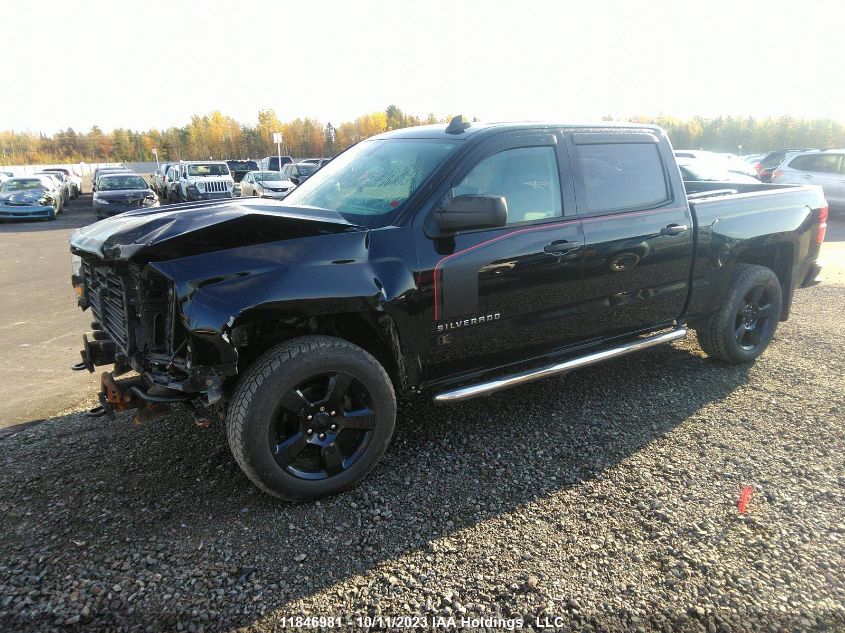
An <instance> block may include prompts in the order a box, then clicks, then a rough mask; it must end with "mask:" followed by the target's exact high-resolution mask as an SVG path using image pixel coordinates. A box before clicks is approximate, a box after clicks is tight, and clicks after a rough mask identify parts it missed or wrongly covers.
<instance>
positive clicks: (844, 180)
mask: <svg viewBox="0 0 845 633" xmlns="http://www.w3.org/2000/svg"><path fill="white" fill-rule="evenodd" d="M772 182H774V183H791V184H798V185H819V186H820V187H821V188H822V189H824V197H825V198H826V199H827V203H828V204H829V205H830V208H831V210H834V209H836V210H837V211H840V212H841V211H845V149H829V150H821V151H818V150H816V151H809V152H794V153H792V154H788V155H787V156H786V158H785V159H784V161H783V162H782V163H781V164H780V166H779V167H778V168H777V169H775V170H774V172H772Z"/></svg>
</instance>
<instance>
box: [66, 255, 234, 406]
mask: <svg viewBox="0 0 845 633" xmlns="http://www.w3.org/2000/svg"><path fill="white" fill-rule="evenodd" d="M73 281H74V286H75V287H76V290H77V298H78V303H79V305H80V307H82V308H83V309H90V310H91V313H92V316H93V319H94V320H93V322H92V324H91V326H92V329H93V331H92V332H91V333H90V335H86V336H85V337H83V349H82V351H81V352H80V353H81V356H82V360H81V362H80V363H78V364H77V365H76V366H75V367H74V368H75V369H80V370H81V369H87V370H88V371H91V372H93V371H94V368H95V367H98V366H103V365H110V364H114V366H115V371H114V375H121V374H123V373H126V372H127V371H129V370H130V369H132V370H135V371H136V372H138V374H140V375H141V377H142V379H143V382H142V384H139V385H133V386H134V387H136V389H135V390H134V391H136V392H137V391H140V392H141V393H138V394H136V395H137V396H138V397H139V398H140V399H141V400H144V399H145V398H144V395H146V394H148V395H149V396H150V397H151V398H153V401H162V402H169V401H176V400H185V399H200V400H201V401H203V402H204V403H205V404H214V403H215V402H217V401H218V400H219V399H220V397H221V395H222V385H223V382H224V380H225V379H226V378H227V377H228V376H230V375H234V374H235V373H236V371H237V357H236V355H235V354H234V350H232V348H231V347H228V350H229V351H230V353H229V356H228V357H227V358H220V356H219V355H218V359H220V362H219V363H217V364H216V365H208V364H202V365H199V364H195V363H194V362H193V356H194V349H195V344H194V343H193V342H192V340H191V339H192V336H191V335H190V334H189V333H188V331H187V330H186V328H185V327H184V324H183V322H182V319H181V317H180V313H179V308H178V305H177V300H176V296H175V293H174V287H173V283H172V282H171V281H170V280H169V279H167V278H166V277H164V276H162V275H161V274H159V273H158V272H157V271H155V270H154V269H153V268H151V267H144V268H143V269H142V268H141V267H140V266H138V265H135V264H131V263H128V262H125V261H117V262H107V261H105V260H102V259H100V258H98V257H96V256H93V255H90V254H82V255H81V262H80V265H79V267H78V273H77V274H75V275H74V278H73ZM199 345H200V346H201V345H203V343H199Z"/></svg>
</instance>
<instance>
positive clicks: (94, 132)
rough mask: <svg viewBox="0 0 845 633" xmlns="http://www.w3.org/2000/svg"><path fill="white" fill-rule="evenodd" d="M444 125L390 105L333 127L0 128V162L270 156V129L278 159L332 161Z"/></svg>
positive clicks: (304, 122)
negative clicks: (363, 145)
mask: <svg viewBox="0 0 845 633" xmlns="http://www.w3.org/2000/svg"><path fill="white" fill-rule="evenodd" d="M445 120H447V119H445V118H438V117H436V116H435V115H434V114H429V115H428V116H427V117H424V118H423V117H418V116H414V115H409V114H405V113H404V112H402V110H400V109H399V108H398V107H396V106H393V105H391V106H389V107H387V108H386V109H385V110H384V111H381V112H371V113H369V114H364V115H362V116H359V117H358V118H356V119H355V120H353V121H345V122H343V123H341V124H339V125H337V126H335V125H332V124H331V123H326V124H323V123H321V122H320V121H318V120H317V119H312V118H305V119H301V118H298V119H294V120H293V121H287V122H283V121H280V120H279V118H278V116H276V113H275V112H274V111H273V110H272V109H269V110H261V111H259V113H258V120H257V122H256V123H255V124H254V125H245V124H242V123H239V122H238V121H236V120H235V119H233V118H232V117H230V116H226V115H224V114H222V113H221V112H218V111H214V112H211V113H209V114H206V115H203V116H199V115H195V116H192V117H191V121H190V122H189V123H188V124H187V125H185V126H184V127H171V128H167V129H165V130H158V129H152V130H146V131H143V132H141V131H135V130H129V129H126V128H118V129H116V130H112V131H111V132H109V133H106V132H104V131H103V130H102V129H100V128H99V127H98V126H96V125H95V126H94V127H92V128H91V129H90V130H89V131H87V132H77V131H76V130H74V129H73V128H67V129H65V130H61V131H59V132H57V133H55V134H53V135H52V136H48V135H46V134H35V133H32V132H15V131H11V130H7V131H0V163H2V164H6V165H12V164H39V163H75V162H80V161H84V162H93V163H97V162H136V161H137V162H147V161H153V160H155V155H154V154H153V149H155V150H156V151H157V153H158V158H159V160H160V161H171V160H206V159H209V160H221V159H229V158H252V159H260V158H263V157H264V156H268V155H273V154H275V153H276V144H275V143H274V142H273V133H274V132H281V133H282V147H281V150H282V154H287V155H291V156H294V157H301V158H304V157H332V156H335V155H336V154H339V153H340V152H341V151H343V150H344V149H346V148H347V147H350V146H351V145H354V144H355V143H357V142H358V141H361V140H363V139H365V138H368V137H370V136H373V135H375V134H380V133H381V132H386V131H388V130H395V129H399V128H403V127H411V126H414V125H423V124H427V123H441V122H443V121H445Z"/></svg>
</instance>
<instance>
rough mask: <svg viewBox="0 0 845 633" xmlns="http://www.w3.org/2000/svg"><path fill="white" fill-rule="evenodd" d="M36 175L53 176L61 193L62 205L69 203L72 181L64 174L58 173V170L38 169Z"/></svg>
mask: <svg viewBox="0 0 845 633" xmlns="http://www.w3.org/2000/svg"><path fill="white" fill-rule="evenodd" d="M35 175H36V176H44V177H46V178H51V179H52V180H53V182H55V183H56V186H57V187H58V188H59V191H60V193H61V196H62V206H64V205H66V204H67V203H68V201H69V200H70V181H68V180H67V179H66V178H65V175H64V174H57V173H56V172H44V171H38V172H35Z"/></svg>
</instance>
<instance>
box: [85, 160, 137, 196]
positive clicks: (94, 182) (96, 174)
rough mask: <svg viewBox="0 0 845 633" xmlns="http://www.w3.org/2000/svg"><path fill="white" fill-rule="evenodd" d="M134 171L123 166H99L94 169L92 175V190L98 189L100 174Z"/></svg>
mask: <svg viewBox="0 0 845 633" xmlns="http://www.w3.org/2000/svg"><path fill="white" fill-rule="evenodd" d="M126 172H129V173H134V172H133V171H132V170H131V169H127V168H126V167H123V166H118V167H97V169H95V170H94V173H93V174H92V175H91V191H92V192H94V191H97V181H98V180H99V179H100V176H102V175H103V174H114V173H126Z"/></svg>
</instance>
